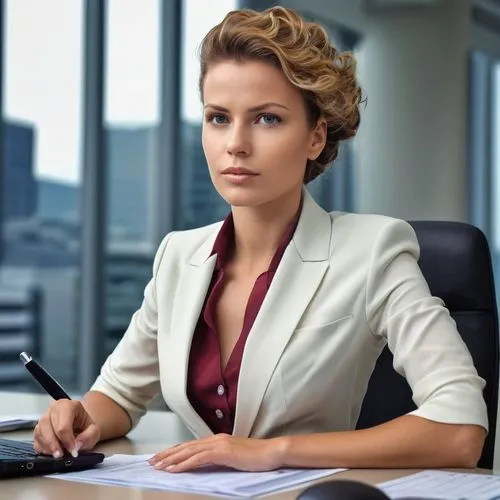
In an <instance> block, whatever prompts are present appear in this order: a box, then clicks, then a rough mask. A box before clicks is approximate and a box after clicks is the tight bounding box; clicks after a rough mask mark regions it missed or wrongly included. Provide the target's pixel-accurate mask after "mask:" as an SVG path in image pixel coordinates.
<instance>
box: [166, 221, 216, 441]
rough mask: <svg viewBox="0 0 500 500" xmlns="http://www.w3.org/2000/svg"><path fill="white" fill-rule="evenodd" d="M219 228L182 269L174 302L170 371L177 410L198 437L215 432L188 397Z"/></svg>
mask: <svg viewBox="0 0 500 500" xmlns="http://www.w3.org/2000/svg"><path fill="white" fill-rule="evenodd" d="M217 233H218V230H217V229H215V230H214V234H213V235H210V237H209V238H208V239H207V240H206V241H205V242H204V243H203V244H202V246H201V247H200V248H199V249H198V251H197V252H196V253H195V254H194V255H193V257H192V258H191V259H190V261H189V263H188V264H186V265H185V266H184V268H183V270H182V276H181V279H180V280H179V288H178V290H177V293H176V296H175V302H174V313H173V317H172V330H171V331H172V343H171V346H172V348H171V353H169V354H171V356H170V363H169V364H170V366H169V372H170V373H171V379H172V384H173V385H174V384H175V387H172V391H171V392H172V394H174V395H175V396H174V400H175V408H172V409H175V412H176V413H178V414H179V416H180V417H181V418H182V419H183V420H184V421H185V422H186V424H187V425H188V426H189V427H190V428H191V430H192V432H193V433H194V434H195V435H196V436H197V437H205V436H210V435H213V432H212V431H211V429H210V428H209V427H208V425H207V424H206V423H205V421H204V420H203V419H202V418H201V417H200V416H199V415H198V413H196V411H195V410H194V409H193V407H192V406H191V403H190V402H189V399H188V397H187V391H186V387H187V373H188V364H189V352H190V349H191V341H192V338H193V334H194V331H195V329H196V324H197V322H198V318H199V317H200V313H201V310H202V308H203V303H204V301H205V297H206V294H207V291H208V287H209V285H210V281H211V279H212V275H213V272H214V268H215V262H216V258H217V256H216V255H212V256H211V257H209V256H210V253H211V251H212V247H213V243H214V240H215V237H216V236H217Z"/></svg>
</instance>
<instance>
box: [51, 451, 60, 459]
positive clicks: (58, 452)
mask: <svg viewBox="0 0 500 500" xmlns="http://www.w3.org/2000/svg"><path fill="white" fill-rule="evenodd" d="M52 456H53V457H54V458H61V457H62V453H61V452H60V451H59V450H56V451H54V453H52Z"/></svg>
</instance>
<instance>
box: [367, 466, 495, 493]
mask: <svg viewBox="0 0 500 500" xmlns="http://www.w3.org/2000/svg"><path fill="white" fill-rule="evenodd" d="M377 487H378V488H380V489H381V490H382V491H384V492H385V494H386V495H387V496H389V497H390V498H392V499H398V498H401V499H402V498H404V497H413V498H427V499H438V500H441V499H443V500H448V499H449V500H469V499H470V500H500V477H499V476H493V475H488V474H468V473H461V472H445V471H436V470H428V471H423V472H418V473H416V474H411V475H410V476H406V477H402V478H400V479H393V480H392V481H386V482H384V483H380V484H378V485H377Z"/></svg>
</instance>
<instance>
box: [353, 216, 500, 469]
mask: <svg viewBox="0 0 500 500" xmlns="http://www.w3.org/2000/svg"><path fill="white" fill-rule="evenodd" d="M410 224H411V225H412V226H413V228H414V229H415V232H416V235H417V239H418V242H419V244H420V260H419V265H420V268H421V270H422V273H423V275H424V276H425V279H426V280H427V282H428V284H429V287H430V290H431V293H432V294H433V295H435V296H437V297H440V298H441V299H442V300H443V301H444V303H445V304H446V307H447V308H448V309H449V310H450V313H451V316H452V317H453V318H454V320H455V321H456V323H457V328H458V331H459V332H460V335H461V336H462V338H463V340H464V342H465V343H466V344H467V346H468V348H469V350H470V352H471V354H472V358H473V360H474V364H475V366H476V369H477V371H478V373H479V375H480V376H481V377H482V378H484V379H485V380H486V386H485V389H484V398H485V401H486V405H487V408H488V422H489V428H490V429H489V434H488V436H487V438H486V442H485V446H484V449H483V454H482V456H481V459H480V461H479V467H484V468H487V469H491V468H492V467H493V452H494V446H495V430H496V419H497V399H498V365H499V340H498V316H497V307H496V298H495V288H494V282H493V269H492V265H491V257H490V252H489V247H488V242H487V240H486V238H485V236H484V234H483V233H482V232H481V231H480V230H479V229H477V228H476V227H474V226H471V225H469V224H464V223H460V222H438V221H416V222H410ZM436 334H439V332H436ZM392 361H393V360H392V354H391V352H390V351H389V349H388V348H387V347H386V348H385V349H384V350H383V352H382V354H381V355H380V358H379V359H378V361H377V364H376V366H375V370H374V372H373V374H372V377H371V379H370V383H369V386H368V391H367V394H366V396H365V399H364V401H363V406H362V408H361V414H360V417H359V420H358V424H357V428H358V429H365V428H367V427H373V426H374V425H378V424H381V423H383V422H386V421H388V420H391V419H393V418H396V417H399V416H401V415H404V414H405V413H408V412H409V411H412V410H414V409H415V404H414V403H413V400H412V394H411V390H410V388H409V386H408V384H407V382H406V380H405V379H404V378H403V377H401V376H400V375H399V374H398V373H396V371H395V370H394V368H393V365H392ZM388 395H389V396H388Z"/></svg>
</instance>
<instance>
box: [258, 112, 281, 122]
mask: <svg viewBox="0 0 500 500" xmlns="http://www.w3.org/2000/svg"><path fill="white" fill-rule="evenodd" d="M280 122H281V118H280V117H279V116H276V115H270V114H265V115H260V117H259V123H262V124H263V125H277V124H278V123H280Z"/></svg>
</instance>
